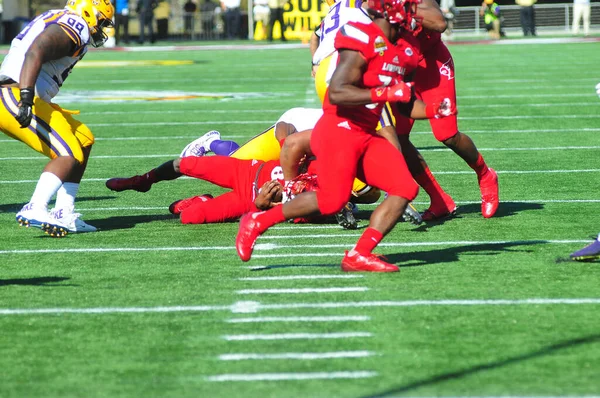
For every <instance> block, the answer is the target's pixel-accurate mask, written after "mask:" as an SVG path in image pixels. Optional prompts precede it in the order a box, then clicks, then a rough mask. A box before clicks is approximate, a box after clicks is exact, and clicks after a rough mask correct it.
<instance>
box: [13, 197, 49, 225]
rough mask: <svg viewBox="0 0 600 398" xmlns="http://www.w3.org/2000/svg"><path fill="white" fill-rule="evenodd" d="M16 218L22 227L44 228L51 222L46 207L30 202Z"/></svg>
mask: <svg viewBox="0 0 600 398" xmlns="http://www.w3.org/2000/svg"><path fill="white" fill-rule="evenodd" d="M15 218H16V220H17V222H18V223H19V225H20V226H22V227H34V228H44V226H45V225H46V224H47V223H48V222H49V220H50V215H49V214H48V209H47V208H46V206H44V205H38V204H35V203H32V202H29V203H27V204H26V205H25V206H23V208H22V209H21V210H20V211H19V212H18V213H17V215H16V217H15Z"/></svg>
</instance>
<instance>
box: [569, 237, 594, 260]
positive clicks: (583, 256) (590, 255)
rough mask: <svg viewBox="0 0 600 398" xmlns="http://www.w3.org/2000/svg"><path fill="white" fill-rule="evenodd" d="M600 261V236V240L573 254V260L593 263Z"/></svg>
mask: <svg viewBox="0 0 600 398" xmlns="http://www.w3.org/2000/svg"><path fill="white" fill-rule="evenodd" d="M599 259H600V235H599V236H598V239H596V240H595V241H593V242H592V243H590V244H589V245H587V246H586V247H584V248H583V249H581V250H577V251H576V252H575V253H572V254H571V260H575V261H592V260H599Z"/></svg>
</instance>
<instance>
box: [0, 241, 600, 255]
mask: <svg viewBox="0 0 600 398" xmlns="http://www.w3.org/2000/svg"><path fill="white" fill-rule="evenodd" d="M527 243H536V244H537V243H552V244H571V243H589V239H572V240H545V239H539V240H536V239H531V240H516V241H504V240H501V241H447V242H381V243H380V244H379V246H385V247H415V246H461V245H500V244H513V245H523V244H527ZM270 246H271V247H274V248H278V249H307V248H315V249H316V248H340V247H346V246H347V244H330V245H277V244H274V243H272V244H270ZM199 250H203V251H204V250H231V251H233V250H235V247H234V246H196V247H193V246H192V247H102V248H99V247H89V248H72V249H24V250H20V249H14V250H0V254H40V253H92V252H93V253H113V252H152V251H199ZM315 255H336V256H341V255H342V254H340V253H330V254H328V253H316V254H315ZM264 256H265V255H262V256H259V255H254V256H253V258H259V257H264ZM266 256H272V257H277V256H280V257H284V256H286V255H285V254H273V255H266ZM290 256H292V257H300V256H308V254H306V253H297V254H291V255H290Z"/></svg>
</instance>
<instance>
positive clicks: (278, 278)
mask: <svg viewBox="0 0 600 398" xmlns="http://www.w3.org/2000/svg"><path fill="white" fill-rule="evenodd" d="M355 278H364V275H287V276H253V277H246V278H238V280H239V281H288V280H295V279H355Z"/></svg>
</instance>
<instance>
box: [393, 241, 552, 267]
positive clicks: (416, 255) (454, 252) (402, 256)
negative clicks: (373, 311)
mask: <svg viewBox="0 0 600 398" xmlns="http://www.w3.org/2000/svg"><path fill="white" fill-rule="evenodd" d="M545 243H547V242H546V241H543V240H532V241H521V242H519V241H516V242H499V243H481V244H474V245H465V246H455V247H449V248H446V249H434V250H427V251H418V252H408V253H395V254H386V258H387V260H388V262H390V263H392V264H396V265H398V266H400V267H415V266H421V265H427V264H439V263H453V262H456V261H459V256H460V255H462V254H474V255H478V256H481V255H484V256H496V255H498V254H501V253H504V252H522V253H530V252H531V251H532V250H527V249H513V247H515V246H531V245H539V244H545ZM402 263H411V264H402Z"/></svg>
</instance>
